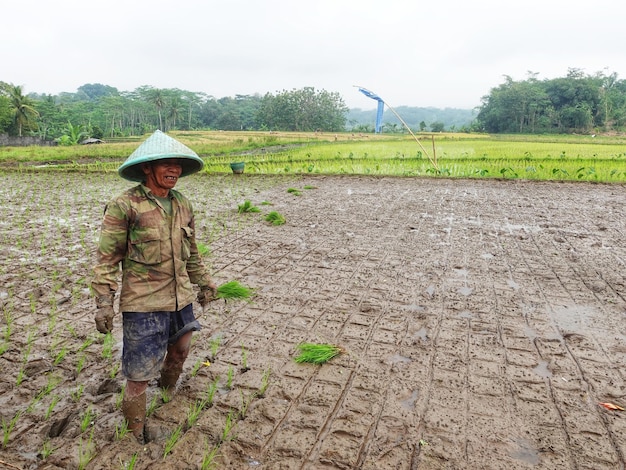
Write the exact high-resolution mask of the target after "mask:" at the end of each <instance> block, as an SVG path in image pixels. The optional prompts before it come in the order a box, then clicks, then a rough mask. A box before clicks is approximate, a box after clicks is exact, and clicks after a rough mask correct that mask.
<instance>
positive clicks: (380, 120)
mask: <svg viewBox="0 0 626 470" xmlns="http://www.w3.org/2000/svg"><path fill="white" fill-rule="evenodd" d="M359 91H360V92H361V93H363V94H364V95H365V96H367V97H368V98H372V99H373V100H376V101H378V109H377V110H376V126H375V127H374V131H375V132H376V134H380V131H381V130H382V126H383V112H384V110H385V102H384V101H383V99H382V98H381V97H380V96H378V95H377V94H375V93H372V92H371V91H369V90H367V89H365V88H359Z"/></svg>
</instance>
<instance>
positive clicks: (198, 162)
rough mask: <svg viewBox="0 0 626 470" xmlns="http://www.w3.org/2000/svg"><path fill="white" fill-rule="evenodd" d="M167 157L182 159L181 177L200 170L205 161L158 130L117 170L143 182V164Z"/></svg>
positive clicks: (123, 176) (123, 175)
mask: <svg viewBox="0 0 626 470" xmlns="http://www.w3.org/2000/svg"><path fill="white" fill-rule="evenodd" d="M165 158H178V159H180V163H181V165H182V167H183V172H182V173H181V175H180V176H181V177H183V176H187V175H190V174H192V173H195V172H197V171H200V170H201V169H202V167H203V166H204V162H203V161H202V159H201V158H200V157H199V156H198V154H196V152H194V151H193V150H191V149H190V148H189V147H187V146H186V145H183V144H181V143H180V142H179V141H177V140H176V139H173V138H172V137H170V136H168V135H166V134H164V133H163V132H161V131H159V130H157V131H156V132H155V133H154V134H152V135H151V136H150V137H148V138H147V139H146V140H145V141H144V142H143V143H142V144H141V145H140V146H139V147H137V149H136V150H135V151H134V152H133V153H131V154H130V156H129V157H128V158H127V159H126V161H125V162H124V163H122V166H120V167H119V168H118V169H117V172H118V173H119V175H120V176H121V177H122V178H124V179H127V180H130V181H139V182H141V181H143V180H144V179H145V175H144V173H143V171H142V170H141V164H142V163H146V162H153V161H155V160H163V159H165Z"/></svg>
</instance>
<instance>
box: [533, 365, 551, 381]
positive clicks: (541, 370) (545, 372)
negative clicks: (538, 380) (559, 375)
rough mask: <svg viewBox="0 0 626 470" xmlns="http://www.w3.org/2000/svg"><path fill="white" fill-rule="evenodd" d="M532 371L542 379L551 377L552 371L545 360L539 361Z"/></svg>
mask: <svg viewBox="0 0 626 470" xmlns="http://www.w3.org/2000/svg"><path fill="white" fill-rule="evenodd" d="M533 372H534V373H535V374H537V375H538V376H539V377H543V378H544V379H550V378H552V372H550V369H548V363H547V362H546V361H541V362H539V364H538V365H537V367H535V368H534V369H533Z"/></svg>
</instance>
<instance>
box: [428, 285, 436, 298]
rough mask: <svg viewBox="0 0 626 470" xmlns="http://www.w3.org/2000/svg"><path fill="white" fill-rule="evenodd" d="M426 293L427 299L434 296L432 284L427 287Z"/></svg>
mask: <svg viewBox="0 0 626 470" xmlns="http://www.w3.org/2000/svg"><path fill="white" fill-rule="evenodd" d="M426 293H427V294H428V296H429V297H432V296H433V295H435V286H433V285H432V284H431V285H430V286H428V287H427V288H426Z"/></svg>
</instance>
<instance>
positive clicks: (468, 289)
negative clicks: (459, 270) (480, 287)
mask: <svg viewBox="0 0 626 470" xmlns="http://www.w3.org/2000/svg"><path fill="white" fill-rule="evenodd" d="M457 292H458V293H459V294H461V295H464V296H466V297H467V296H468V295H470V294H471V293H472V292H474V289H472V288H471V287H467V286H465V287H461V288H460V289H459V290H458V291H457Z"/></svg>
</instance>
